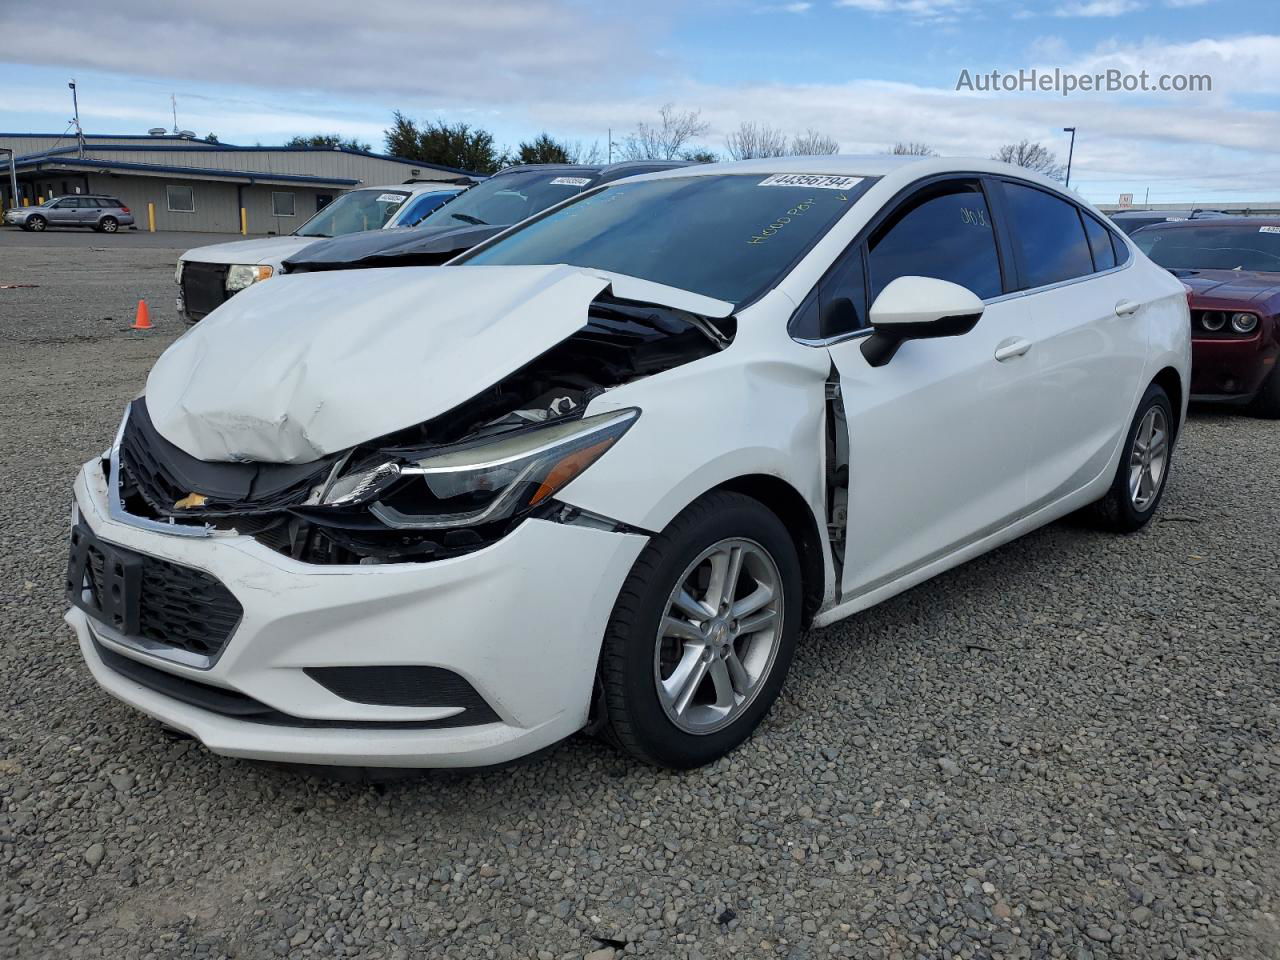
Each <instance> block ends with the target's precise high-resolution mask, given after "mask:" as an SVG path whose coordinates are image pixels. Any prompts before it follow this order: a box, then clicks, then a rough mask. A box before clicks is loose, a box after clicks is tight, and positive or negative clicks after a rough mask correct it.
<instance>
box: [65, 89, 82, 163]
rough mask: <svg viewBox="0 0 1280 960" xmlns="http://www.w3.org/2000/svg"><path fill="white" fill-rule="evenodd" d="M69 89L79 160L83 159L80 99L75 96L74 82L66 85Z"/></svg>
mask: <svg viewBox="0 0 1280 960" xmlns="http://www.w3.org/2000/svg"><path fill="white" fill-rule="evenodd" d="M67 86H68V87H70V88H71V106H72V107H73V108H74V109H75V117H76V145H77V146H78V147H79V148H80V159H81V160H83V159H84V131H83V130H81V129H80V98H79V97H77V96H76V82H75V81H74V80H72V81H70V82H69V83H68V84H67Z"/></svg>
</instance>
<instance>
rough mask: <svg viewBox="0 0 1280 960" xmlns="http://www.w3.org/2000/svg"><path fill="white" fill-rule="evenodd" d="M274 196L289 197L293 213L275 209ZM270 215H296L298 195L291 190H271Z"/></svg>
mask: <svg viewBox="0 0 1280 960" xmlns="http://www.w3.org/2000/svg"><path fill="white" fill-rule="evenodd" d="M276 197H290V198H291V199H292V201H293V213H281V212H280V211H279V210H277V209H276ZM271 215H272V216H273V217H296V216H297V215H298V195H297V194H296V193H294V192H293V191H292V190H272V191H271Z"/></svg>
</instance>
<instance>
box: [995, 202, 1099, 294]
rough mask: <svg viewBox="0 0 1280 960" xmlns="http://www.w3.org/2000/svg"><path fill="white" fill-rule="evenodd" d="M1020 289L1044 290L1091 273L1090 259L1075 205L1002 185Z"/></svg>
mask: <svg viewBox="0 0 1280 960" xmlns="http://www.w3.org/2000/svg"><path fill="white" fill-rule="evenodd" d="M1004 195H1005V200H1006V204H1005V206H1006V208H1007V211H1008V219H1009V230H1010V232H1011V233H1012V234H1013V248H1014V253H1015V256H1016V257H1017V260H1018V266H1019V268H1020V270H1021V273H1022V287H1023V288H1024V289H1026V288H1028V287H1043V286H1045V285H1047V284H1050V283H1059V282H1061V281H1063V280H1072V279H1074V278H1076V277H1084V276H1087V275H1088V274H1090V273H1093V256H1092V255H1091V254H1090V253H1089V241H1088V239H1087V238H1086V237H1085V233H1084V226H1083V225H1082V224H1081V222H1080V213H1079V211H1078V210H1077V209H1076V207H1075V205H1074V204H1071V203H1068V202H1067V201H1066V200H1062V199H1060V198H1058V197H1055V196H1054V195H1053V194H1051V193H1048V192H1046V191H1044V190H1040V189H1037V188H1036V187H1028V186H1023V185H1022V184H1019V183H1005V184H1004Z"/></svg>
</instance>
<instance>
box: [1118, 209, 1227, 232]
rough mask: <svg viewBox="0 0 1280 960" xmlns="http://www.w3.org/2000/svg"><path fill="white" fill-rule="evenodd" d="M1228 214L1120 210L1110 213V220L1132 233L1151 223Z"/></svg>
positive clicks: (1201, 218)
mask: <svg viewBox="0 0 1280 960" xmlns="http://www.w3.org/2000/svg"><path fill="white" fill-rule="evenodd" d="M1227 216H1230V214H1227V213H1222V212H1220V211H1218V210H1201V209H1199V208H1198V207H1197V208H1196V209H1194V210H1121V211H1119V212H1118V213H1113V214H1111V222H1112V223H1114V224H1115V225H1116V226H1117V227H1119V228H1120V229H1121V230H1123V231H1124V232H1125V233H1129V234H1132V233H1133V231H1135V230H1141V229H1142V228H1143V227H1146V226H1149V225H1150V224H1153V223H1177V222H1178V221H1180V220H1216V219H1218V218H1219V217H1227Z"/></svg>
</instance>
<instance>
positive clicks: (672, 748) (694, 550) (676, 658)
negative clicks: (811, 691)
mask: <svg viewBox="0 0 1280 960" xmlns="http://www.w3.org/2000/svg"><path fill="white" fill-rule="evenodd" d="M801 596H802V590H801V577H800V560H799V557H798V556H797V554H796V547H795V543H794V542H793V541H792V539H791V536H790V534H789V533H788V532H787V529H786V527H785V526H784V525H783V524H782V521H781V520H779V519H778V517H777V516H776V515H775V514H774V513H773V512H771V511H770V510H769V509H768V508H767V507H765V506H764V505H763V504H762V503H760V502H759V501H758V500H754V499H752V498H751V497H747V496H744V495H743V494H740V493H730V492H727V491H717V492H714V493H710V494H707V495H706V496H704V497H701V498H700V499H698V500H696V501H695V502H694V503H693V504H691V505H690V506H689V507H687V508H686V509H685V510H684V511H683V512H682V513H681V514H680V515H679V516H677V517H676V518H675V519H674V520H673V521H672V522H671V523H670V525H668V527H667V528H666V530H664V531H663V532H662V533H660V534H658V535H657V536H655V537H654V538H653V539H652V540H651V541H650V542H649V544H648V545H647V546H646V547H645V549H644V552H643V553H641V555H640V557H639V558H638V559H637V560H636V563H635V566H634V567H633V568H632V570H631V574H630V576H628V578H627V580H626V583H625V584H623V587H622V591H621V592H620V593H619V595H618V600H617V602H616V603H615V605H614V610H613V616H612V617H611V619H610V621H609V626H608V629H607V630H606V632H605V639H604V646H603V649H602V651H601V656H600V669H599V675H600V688H601V703H600V704H599V706H600V708H601V709H602V710H603V720H604V724H603V732H604V733H605V735H606V736H607V737H608V738H609V739H610V740H612V741H613V742H614V743H615V744H617V745H618V746H620V747H621V748H622V749H623V750H625V751H626V752H628V753H630V754H631V755H632V756H633V757H636V758H637V759H639V760H643V761H644V762H646V763H651V764H654V765H656V766H660V767H668V768H671V769H677V770H686V769H690V768H692V767H699V766H702V765H703V764H706V763H710V762H712V761H713V760H716V759H718V758H720V757H722V756H724V755H725V754H726V753H728V752H729V751H730V750H732V749H733V748H734V747H736V746H738V745H739V744H740V743H742V742H743V741H744V740H746V739H747V738H748V737H749V736H750V735H751V733H752V731H753V730H755V728H756V726H757V725H758V724H759V723H760V721H761V719H763V717H764V715H765V714H766V713H768V711H769V708H770V707H771V706H772V705H773V702H774V701H775V700H776V699H777V698H778V693H779V692H780V691H781V689H782V683H783V680H784V679H785V677H786V674H787V670H788V668H789V667H790V665H791V657H792V654H793V653H794V651H795V644H796V639H797V637H798V635H799V632H800V606H801Z"/></svg>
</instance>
